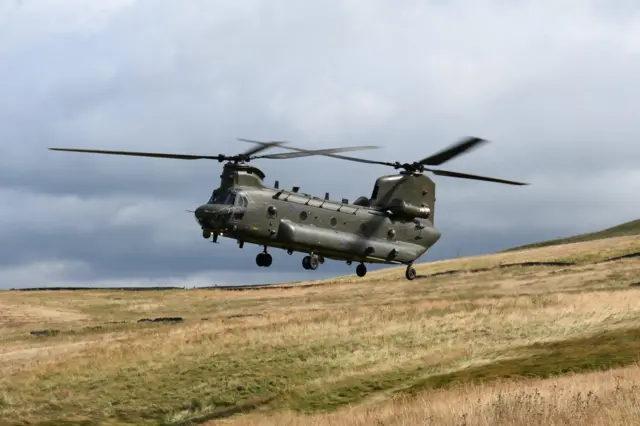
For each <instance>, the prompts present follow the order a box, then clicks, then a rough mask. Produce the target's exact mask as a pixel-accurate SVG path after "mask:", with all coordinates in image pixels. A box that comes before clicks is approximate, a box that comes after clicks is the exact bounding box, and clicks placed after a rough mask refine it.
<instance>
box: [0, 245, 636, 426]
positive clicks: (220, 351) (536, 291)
mask: <svg viewBox="0 0 640 426" xmlns="http://www.w3.org/2000/svg"><path fill="white" fill-rule="evenodd" d="M638 252H640V237H639V236H634V237H622V238H615V239H609V240H601V241H595V242H588V243H578V244H572V245H568V246H556V247H548V248H540V249H532V250H527V251H523V252H511V253H502V254H498V255H492V256H478V257H474V258H467V259H460V260H450V261H443V262H434V263H432V264H422V265H418V266H417V268H416V269H417V270H418V274H419V275H421V276H424V278H420V279H417V280H415V281H412V282H410V281H406V280H405V279H404V269H403V268H393V269H388V270H383V271H379V272H377V273H370V274H369V275H367V277H366V278H365V279H359V278H357V277H343V278H340V279H334V280H327V281H323V282H313V283H310V284H317V285H296V286H293V287H291V288H278V287H273V288H268V289H260V290H251V291H224V290H179V291H173V290H172V291H142V292H130V291H102V290H96V291H48V292H47V291H42V292H4V293H0V312H1V313H0V324H1V325H2V327H1V328H0V348H1V349H0V419H4V420H6V421H7V422H27V421H30V422H33V423H37V422H41V421H46V420H51V421H54V420H56V421H58V420H63V419H66V420H74V421H80V420H83V419H85V420H87V421H89V424H106V423H109V422H115V423H119V424H123V423H131V424H157V423H158V422H165V423H168V424H176V423H180V422H181V421H183V420H194V421H198V422H203V421H206V420H207V419H211V418H214V417H225V416H228V415H230V414H231V413H233V411H234V410H237V411H242V410H244V411H250V410H252V409H257V408H258V407H259V408H260V410H261V411H260V413H261V414H260V415H256V414H245V415H242V416H240V417H239V418H238V419H236V418H233V419H232V420H233V421H234V422H235V421H237V422H239V424H244V422H248V424H256V422H258V423H259V424H327V423H328V424H365V423H366V424H375V421H378V420H380V421H382V422H383V423H380V424H406V423H407V422H408V423H410V424H416V423H413V421H414V420H416V419H420V422H423V420H424V419H428V418H430V416H431V418H433V419H436V420H441V421H442V422H444V423H438V422H436V423H434V424H464V423H461V422H462V419H461V417H460V416H461V415H462V414H464V413H466V414H467V417H466V420H464V421H466V424H469V425H472V424H496V422H497V421H498V420H500V419H498V418H497V417H496V416H507V417H501V418H502V419H506V420H505V421H507V420H509V419H513V418H517V417H518V416H521V417H522V416H523V415H525V414H526V413H527V411H526V410H533V411H531V413H533V412H534V411H535V413H537V414H535V415H536V416H547V417H546V418H544V419H545V420H544V421H543V422H542V423H545V424H552V423H549V421H550V420H554V419H555V421H558V422H559V421H561V420H560V419H561V418H563V416H566V415H568V414H571V413H573V414H575V413H577V411H570V410H574V408H571V404H573V402H572V401H573V399H572V398H574V396H573V395H574V392H573V391H572V389H573V388H572V386H577V385H576V383H582V384H583V385H584V390H585V392H586V391H588V390H592V391H593V392H594V395H596V396H597V400H596V399H593V400H589V401H590V402H589V403H588V404H587V405H588V407H590V408H584V409H583V408H581V410H583V411H581V412H580V413H582V414H579V415H578V414H576V416H578V417H576V418H580V419H582V420H581V422H582V424H584V422H591V421H593V422H596V423H597V422H598V421H604V420H603V419H606V418H609V417H606V416H613V415H614V414H615V413H617V414H615V415H619V416H623V415H624V413H625V412H627V411H629V412H631V410H637V409H638V401H637V400H634V399H629V398H627V399H620V398H621V397H620V395H626V393H625V391H623V390H618V391H615V392H614V393H613V394H611V393H610V392H609V390H611V389H614V388H615V387H612V386H613V385H612V384H611V383H613V382H607V380H608V379H607V380H605V378H607V377H610V376H607V374H610V373H599V374H601V376H597V375H595V376H594V375H584V374H583V375H577V376H573V377H570V378H568V377H565V378H562V379H549V380H550V381H549V382H542V381H537V382H535V381H534V382H525V383H520V382H518V383H517V384H512V383H511V384H510V383H498V382H496V380H500V379H502V378H505V377H519V376H524V375H527V374H529V375H530V376H535V377H544V376H547V375H553V374H561V373H565V372H567V371H568V370H571V369H573V370H574V371H589V370H593V369H598V368H605V367H608V366H609V365H611V366H614V367H615V366H623V365H629V364H632V363H633V362H635V361H637V354H638V353H640V332H638V331H637V330H638V319H640V303H638V300H637V299H638V293H637V290H636V288H635V287H630V285H632V284H634V283H636V282H638V281H640V274H639V273H638V270H640V268H639V267H640V258H639V257H629V258H624V259H619V260H613V261H607V259H610V258H614V257H618V256H624V255H627V254H631V253H638ZM549 261H565V262H570V264H567V265H565V266H540V265H538V266H536V265H532V266H508V267H504V265H505V264H513V263H519V262H520V263H521V262H549ZM501 265H502V266H503V267H501ZM473 270H476V271H475V272H473ZM443 272H445V273H443ZM280 287H282V286H280ZM159 316H181V317H184V318H185V321H184V322H183V323H180V324H162V323H148V322H145V323H138V322H136V321H137V320H138V319H139V318H143V317H147V318H149V317H159ZM121 321H124V323H114V322H121ZM36 329H56V330H59V331H58V333H57V334H54V335H46V336H32V335H30V334H29V332H30V331H32V330H36ZM638 368H639V367H633V368H631V369H628V370H620V371H621V373H620V374H623V375H624V377H629V379H628V381H631V380H632V378H633V377H637V376H638ZM589 377H591V379H589ZM595 377H600V379H601V380H600V379H599V380H600V382H598V381H597V380H596V379H595ZM472 379H474V380H476V379H477V380H482V381H483V384H481V385H475V384H473V383H472ZM589 380H591V381H589ZM611 380H613V379H611ZM625 380H626V379H625ZM581 381H582V382H581ZM550 383H555V384H556V385H557V386H558V387H559V389H560V390H561V394H559V396H558V398H559V399H558V403H557V404H556V405H553V404H552V402H553V401H552V398H551V397H550V395H551V394H549V392H550V391H548V386H549V384H550ZM589 383H591V384H590V385H589V386H591V387H589V386H587V384H589ZM597 383H601V385H596V384H597ZM583 385H580V386H583ZM514 386H515V387H514ZM625 386H626V385H625ZM534 389H538V390H539V391H540V393H541V394H540V395H541V397H543V399H539V398H540V396H535V394H532V393H530V392H533V390H534ZM560 390H559V391H558V392H560ZM517 391H521V392H529V393H523V394H521V397H520V399H518V397H517ZM514 392H516V393H514ZM480 395H483V396H482V398H480V399H479V400H478V398H477V397H476V396H480ZM499 395H502V397H501V398H502V399H499V398H498V396H499ZM526 395H530V396H526ZM611 395H614V396H615V395H618V396H616V397H615V398H618V399H617V400H615V401H617V402H615V401H614V400H612V399H611V398H614V396H611ZM534 396H535V398H534ZM583 396H584V395H583ZM523 398H524V399H523ZM536 398H538V399H536ZM438 401H439V402H438ZM496 401H497V402H496ZM576 401H577V400H576ZM603 401H607V404H609V403H610V405H608V406H607V407H614V408H607V409H597V408H594V407H599V405H598V404H600V403H602V402H603ZM576 403H577V402H576ZM501 404H502V405H501ZM594 404H595V405H594ZM611 404H613V405H611ZM616 404H617V405H616ZM347 406H348V407H349V408H344V407H347ZM545 407H546V408H545ZM326 410H337V411H335V412H333V413H331V414H314V415H311V416H303V415H302V414H300V413H301V412H317V411H326ZM500 410H503V411H504V410H506V412H504V413H503V411H500ZM536 410H537V411H536ZM541 410H542V411H544V410H546V411H544V412H542V411H541ZM554 410H555V411H554ZM575 410H578V409H577V408H575ZM625 410H626V411H625ZM500 413H502V414H500ZM505 413H506V414H505ZM544 413H546V414H544ZM590 413H592V414H590ZM607 413H608V414H607ZM531 415H533V414H531ZM596 415H597V416H600V417H597V416H596ZM256 416H257V417H256ZM509 416H510V417H509ZM514 416H515V417H514ZM580 416H582V417H580ZM594 416H595V417H594ZM602 416H605V417H602ZM391 418H395V420H393V421H391V420H389V419H391ZM620 418H621V419H623V420H624V418H623V417H620ZM350 419H353V422H351V421H352V420H350ZM623 420H620V421H621V422H622V423H621V424H625V423H624V421H623ZM500 421H502V420H500ZM252 422H253V423H252ZM394 422H395V423H394ZM447 422H449V423H447ZM483 422H484V423H483ZM487 422H489V423H487ZM1 423H2V420H0V424H1ZM418 424H421V423H418ZM516 424H517V423H516ZM576 424H577V423H576ZM608 424H611V423H608Z"/></svg>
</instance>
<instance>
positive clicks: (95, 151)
mask: <svg viewBox="0 0 640 426" xmlns="http://www.w3.org/2000/svg"><path fill="white" fill-rule="evenodd" d="M49 149H50V150H51V151H67V152H89V153H93V154H109V155H130V156H134V157H155V158H173V159H178V160H201V159H206V160H218V159H219V158H221V156H218V155H216V156H211V155H188V154H163V153H158V152H135V151H105V150H99V149H75V148H49Z"/></svg>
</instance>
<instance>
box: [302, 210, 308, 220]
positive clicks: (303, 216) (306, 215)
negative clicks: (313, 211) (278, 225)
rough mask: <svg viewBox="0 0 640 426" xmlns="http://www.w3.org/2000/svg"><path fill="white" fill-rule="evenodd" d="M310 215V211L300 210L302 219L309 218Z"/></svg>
mask: <svg viewBox="0 0 640 426" xmlns="http://www.w3.org/2000/svg"><path fill="white" fill-rule="evenodd" d="M308 217H309V213H307V212H300V220H307V218H308Z"/></svg>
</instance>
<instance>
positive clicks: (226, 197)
mask: <svg viewBox="0 0 640 426" xmlns="http://www.w3.org/2000/svg"><path fill="white" fill-rule="evenodd" d="M208 203H209V204H227V205H231V206H232V205H237V206H240V207H247V205H248V204H249V203H248V200H247V197H246V196H245V195H244V194H238V193H236V192H233V191H229V192H216V191H213V194H211V198H209V202H208Z"/></svg>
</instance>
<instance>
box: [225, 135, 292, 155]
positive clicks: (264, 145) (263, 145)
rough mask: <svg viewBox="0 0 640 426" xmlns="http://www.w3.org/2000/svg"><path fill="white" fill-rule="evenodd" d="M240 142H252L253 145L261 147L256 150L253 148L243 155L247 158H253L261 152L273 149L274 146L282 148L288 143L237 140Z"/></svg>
mask: <svg viewBox="0 0 640 426" xmlns="http://www.w3.org/2000/svg"><path fill="white" fill-rule="evenodd" d="M237 139H238V140H239V141H242V142H251V143H255V144H258V145H259V146H257V147H255V148H251V149H249V150H247V151H245V152H243V153H242V155H246V156H251V155H255V154H257V153H259V152H262V151H264V150H266V149H269V148H273V147H274V146H280V145H282V144H284V143H286V142H284V141H271V142H262V141H255V140H252V139H242V138H237Z"/></svg>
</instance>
